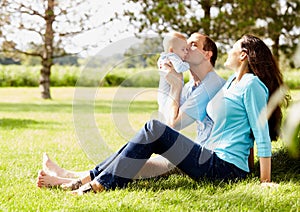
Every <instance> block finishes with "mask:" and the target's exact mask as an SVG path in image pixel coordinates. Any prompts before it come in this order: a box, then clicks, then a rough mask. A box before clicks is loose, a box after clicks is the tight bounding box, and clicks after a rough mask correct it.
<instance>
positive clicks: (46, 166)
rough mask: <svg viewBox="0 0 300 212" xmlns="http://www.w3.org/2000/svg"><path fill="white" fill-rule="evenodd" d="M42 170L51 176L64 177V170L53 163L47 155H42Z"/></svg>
mask: <svg viewBox="0 0 300 212" xmlns="http://www.w3.org/2000/svg"><path fill="white" fill-rule="evenodd" d="M43 170H44V171H45V172H47V173H49V174H51V175H53V176H57V177H66V176H65V170H64V169H63V168H61V167H59V166H58V165H57V164H56V163H54V162H53V161H52V160H51V159H50V158H49V156H48V154H47V153H44V154H43Z"/></svg>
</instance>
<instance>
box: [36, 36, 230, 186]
mask: <svg viewBox="0 0 300 212" xmlns="http://www.w3.org/2000/svg"><path fill="white" fill-rule="evenodd" d="M216 59H217V47H216V44H215V43H214V42H213V41H212V40H211V39H210V38H209V37H208V36H205V35H202V34H200V33H194V34H192V35H191V37H190V38H189V39H188V54H187V56H186V58H185V61H186V62H188V63H189V65H190V72H191V76H192V79H191V80H190V81H189V82H188V83H187V84H186V85H185V86H184V87H183V85H182V74H178V73H177V72H176V71H175V70H174V68H173V66H172V64H171V63H168V64H165V67H166V68H167V69H168V73H167V75H166V80H167V82H168V83H169V84H170V85H171V86H170V93H169V95H168V99H167V103H166V107H167V108H169V110H168V111H169V113H168V114H166V121H167V124H168V125H169V126H170V127H173V128H174V129H176V130H181V129H183V128H185V127H187V126H189V125H191V124H192V123H194V122H195V121H196V122H197V123H198V129H197V138H196V141H197V142H205V140H206V139H207V137H208V136H209V134H210V131H211V129H212V125H213V123H212V121H211V120H210V118H209V117H208V116H207V113H206V106H207V103H208V102H209V101H210V100H211V99H212V98H213V96H214V95H215V94H216V93H217V92H218V91H219V89H220V88H221V87H222V86H223V85H224V83H225V80H223V79H222V78H221V77H220V76H218V75H217V74H216V72H215V71H214V65H215V62H216ZM106 165H107V163H106ZM175 165H176V164H175ZM172 167H174V166H173V164H171V163H170V162H169V161H168V160H166V159H165V158H163V157H162V156H159V157H156V158H154V159H153V158H151V159H149V160H148V161H147V162H146V164H145V165H144V167H143V168H142V169H141V170H140V172H139V173H138V174H137V175H136V178H148V177H153V176H157V175H160V174H163V173H165V172H167V171H168V170H170V169H172ZM43 169H44V170H42V171H40V172H39V176H38V182H37V186H38V187H47V186H54V185H61V184H65V186H64V187H66V188H72V189H77V188H78V186H81V185H82V184H85V183H88V182H90V181H91V176H90V172H89V171H88V172H83V173H82V172H81V173H77V172H72V171H68V170H64V169H62V168H60V167H59V166H57V165H56V164H55V163H54V162H52V161H51V160H50V159H49V158H48V156H46V157H44V160H43ZM96 169H97V170H101V164H100V165H99V166H97V167H96ZM48 171H51V172H53V173H55V174H56V176H50V175H49V174H48V173H47V172H48ZM74 177H77V178H80V179H79V180H75V181H74ZM79 191H80V190H79Z"/></svg>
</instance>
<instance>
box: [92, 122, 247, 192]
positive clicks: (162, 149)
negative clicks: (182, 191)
mask: <svg viewBox="0 0 300 212" xmlns="http://www.w3.org/2000/svg"><path fill="white" fill-rule="evenodd" d="M153 153H156V154H160V155H162V156H164V157H165V158H167V159H168V160H169V161H170V162H171V163H173V164H174V165H176V166H177V167H178V168H179V169H181V170H182V171H183V172H185V173H186V174H187V175H189V176H190V177H192V178H194V179H196V180H199V179H201V178H203V177H206V178H208V179H212V180H215V179H223V180H229V179H237V178H245V177H246V175H247V172H245V171H243V170H241V169H239V168H237V167H236V166H235V165H233V164H231V163H228V162H226V161H224V160H221V159H220V158H218V157H217V156H216V154H215V153H213V151H211V150H207V149H205V148H203V147H201V146H200V145H199V144H197V143H195V142H193V141H192V140H190V139H189V138H187V137H185V136H183V135H181V134H180V133H179V132H177V131H175V130H173V129H171V128H170V127H168V126H166V125H164V124H163V123H161V122H159V121H157V120H151V121H149V122H147V123H146V124H145V126H144V128H142V129H141V130H140V131H139V132H138V133H137V134H136V136H135V137H134V138H133V139H132V140H131V141H129V142H128V143H127V144H125V145H124V146H123V147H122V148H121V149H120V150H119V151H118V152H116V153H115V154H113V155H112V156H111V157H109V158H107V159H106V160H105V161H103V162H102V163H100V164H99V165H97V166H96V167H95V169H93V170H91V171H90V176H91V179H92V180H94V179H96V180H97V181H98V182H99V183H100V184H101V185H103V186H104V187H105V188H106V189H114V188H116V187H124V186H126V185H127V183H128V182H130V181H132V179H133V178H134V177H135V175H136V174H137V173H138V172H139V170H140V169H141V168H142V167H143V165H144V164H145V163H146V161H147V160H148V159H149V158H150V157H151V155H152V154H153Z"/></svg>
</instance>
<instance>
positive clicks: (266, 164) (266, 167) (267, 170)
mask: <svg viewBox="0 0 300 212" xmlns="http://www.w3.org/2000/svg"><path fill="white" fill-rule="evenodd" d="M259 163H260V182H262V183H265V182H271V157H267V158H263V157H261V158H260V159H259Z"/></svg>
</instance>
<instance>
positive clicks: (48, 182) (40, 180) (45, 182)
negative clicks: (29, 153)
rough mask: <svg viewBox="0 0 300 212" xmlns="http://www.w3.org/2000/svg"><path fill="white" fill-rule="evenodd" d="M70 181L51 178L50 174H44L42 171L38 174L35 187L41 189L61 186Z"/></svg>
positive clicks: (55, 177)
mask: <svg viewBox="0 0 300 212" xmlns="http://www.w3.org/2000/svg"><path fill="white" fill-rule="evenodd" d="M71 181H72V179H68V178H61V177H57V176H51V175H50V174H48V173H46V172H45V171H44V170H40V171H39V172H38V177H37V183H36V185H37V187H39V188H42V187H47V188H49V187H53V186H58V185H61V184H63V183H69V182H71Z"/></svg>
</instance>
